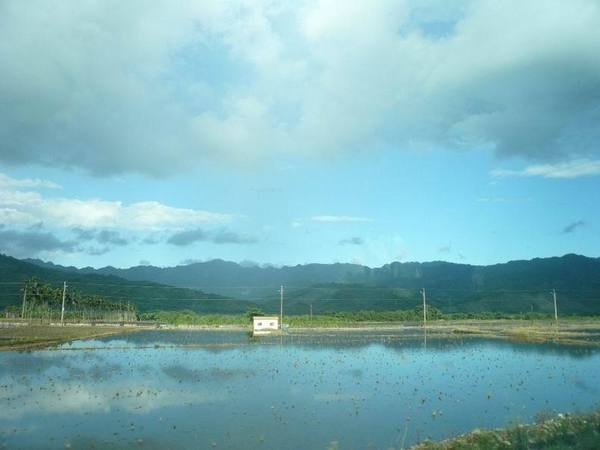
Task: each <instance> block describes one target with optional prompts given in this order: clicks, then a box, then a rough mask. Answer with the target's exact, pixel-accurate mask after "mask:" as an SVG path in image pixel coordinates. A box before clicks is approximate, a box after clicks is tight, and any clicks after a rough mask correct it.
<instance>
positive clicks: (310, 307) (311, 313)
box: [310, 303, 312, 322]
mask: <svg viewBox="0 0 600 450" xmlns="http://www.w3.org/2000/svg"><path fill="white" fill-rule="evenodd" d="M310 321H311V322H312V303H311V304H310Z"/></svg>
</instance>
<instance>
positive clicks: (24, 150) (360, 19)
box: [0, 0, 600, 183]
mask: <svg viewBox="0 0 600 450" xmlns="http://www.w3.org/2000/svg"><path fill="white" fill-rule="evenodd" d="M598 23H600V4H599V3H598V2H597V1H594V0H572V1H569V2H564V1H559V0H547V1H543V2H541V1H536V0H506V1H503V2H496V1H492V0H481V1H476V2H475V1H454V2H438V1H434V0H430V1H426V2H423V1H416V0H414V1H413V0H404V1H391V0H381V1H378V2H372V1H367V0H356V1H352V2H350V3H348V4H347V5H345V7H344V9H343V14H340V10H339V3H338V2H335V1H326V0H315V1H308V0H306V1H301V2H291V3H290V2H280V1H275V0H262V1H256V0H252V1H250V0H247V1H246V0H231V1H223V2H201V1H195V2H183V3H180V2H178V3H173V2H167V1H155V2H151V3H148V2H143V1H141V0H132V1H128V2H119V1H116V0H115V1H105V2H88V1H81V2H54V1H48V0H37V1H35V0H33V1H28V2H23V1H20V0H7V1H4V2H2V4H1V6H0V72H1V73H2V74H3V76H2V79H1V80H0V99H1V101H0V142H2V145H1V146H0V162H5V163H12V164H31V163H35V164H43V165H49V166H60V167H79V168H84V169H86V170H87V171H89V172H91V173H94V174H101V175H102V174H112V173H124V172H139V173H144V174H150V175H154V176H164V175H168V174H171V173H176V172H178V171H181V170H184V169H188V168H191V167H194V166H198V165H201V164H203V163H204V161H207V160H210V161H220V162H223V163H225V164H235V165H238V166H240V165H241V166H246V165H248V164H251V163H253V162H257V161H262V160H264V159H269V158H276V157H277V156H279V155H287V154H292V155H295V154H301V155H317V154H325V155H330V154H336V153H339V152H348V151H355V150H364V149H373V148H376V147H379V146H382V145H385V146H393V147H396V148H398V149H421V148H436V147H440V146H443V147H447V148H455V149H464V148H472V147H488V148H493V149H495V150H496V152H497V153H498V154H499V155H502V156H522V157H526V158H530V159H532V160H538V161H544V162H545V161H554V160H571V159H577V158H589V157H590V155H597V154H598V149H597V145H596V143H597V142H598V140H599V138H600V128H599V127H598V126H597V124H598V123H599V121H600V107H599V106H600V59H599V58H598V57H597V55H598V54H599V53H600V27H598V26H597V24H598ZM1 182H2V180H0V183H1Z"/></svg>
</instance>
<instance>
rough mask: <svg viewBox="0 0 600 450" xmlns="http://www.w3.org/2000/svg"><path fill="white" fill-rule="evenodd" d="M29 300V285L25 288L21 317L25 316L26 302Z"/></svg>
mask: <svg viewBox="0 0 600 450" xmlns="http://www.w3.org/2000/svg"><path fill="white" fill-rule="evenodd" d="M26 301H27V285H25V288H23V308H22V309H21V319H24V318H25V302H26Z"/></svg>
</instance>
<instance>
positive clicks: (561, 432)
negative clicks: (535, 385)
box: [412, 412, 600, 450]
mask: <svg viewBox="0 0 600 450" xmlns="http://www.w3.org/2000/svg"><path fill="white" fill-rule="evenodd" d="M598 448H600V412H594V413H591V414H585V415H558V416H557V417H554V418H551V419H548V420H542V421H539V422H538V423H535V424H531V425H515V426H511V427H507V428H503V429H497V430H475V431H472V432H470V433H467V434H464V435H462V436H458V437H456V438H452V439H448V440H445V441H441V442H430V441H428V442H424V443H421V444H419V445H416V446H414V447H412V450H479V449H481V450H508V449H511V450H512V449H517V450H520V449H523V450H525V449H531V450H533V449H536V450H562V449H564V450H566V449H575V450H593V449H598Z"/></svg>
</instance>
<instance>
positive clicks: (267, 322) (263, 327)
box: [252, 316, 279, 335]
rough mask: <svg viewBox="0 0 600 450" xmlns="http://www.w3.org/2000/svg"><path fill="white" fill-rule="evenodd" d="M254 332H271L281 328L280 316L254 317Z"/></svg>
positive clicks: (259, 333)
mask: <svg viewBox="0 0 600 450" xmlns="http://www.w3.org/2000/svg"><path fill="white" fill-rule="evenodd" d="M252 325H253V327H252V333H253V334H254V335H261V334H270V333H272V332H274V331H278V330H279V317H277V316H254V317H253V318H252Z"/></svg>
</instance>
